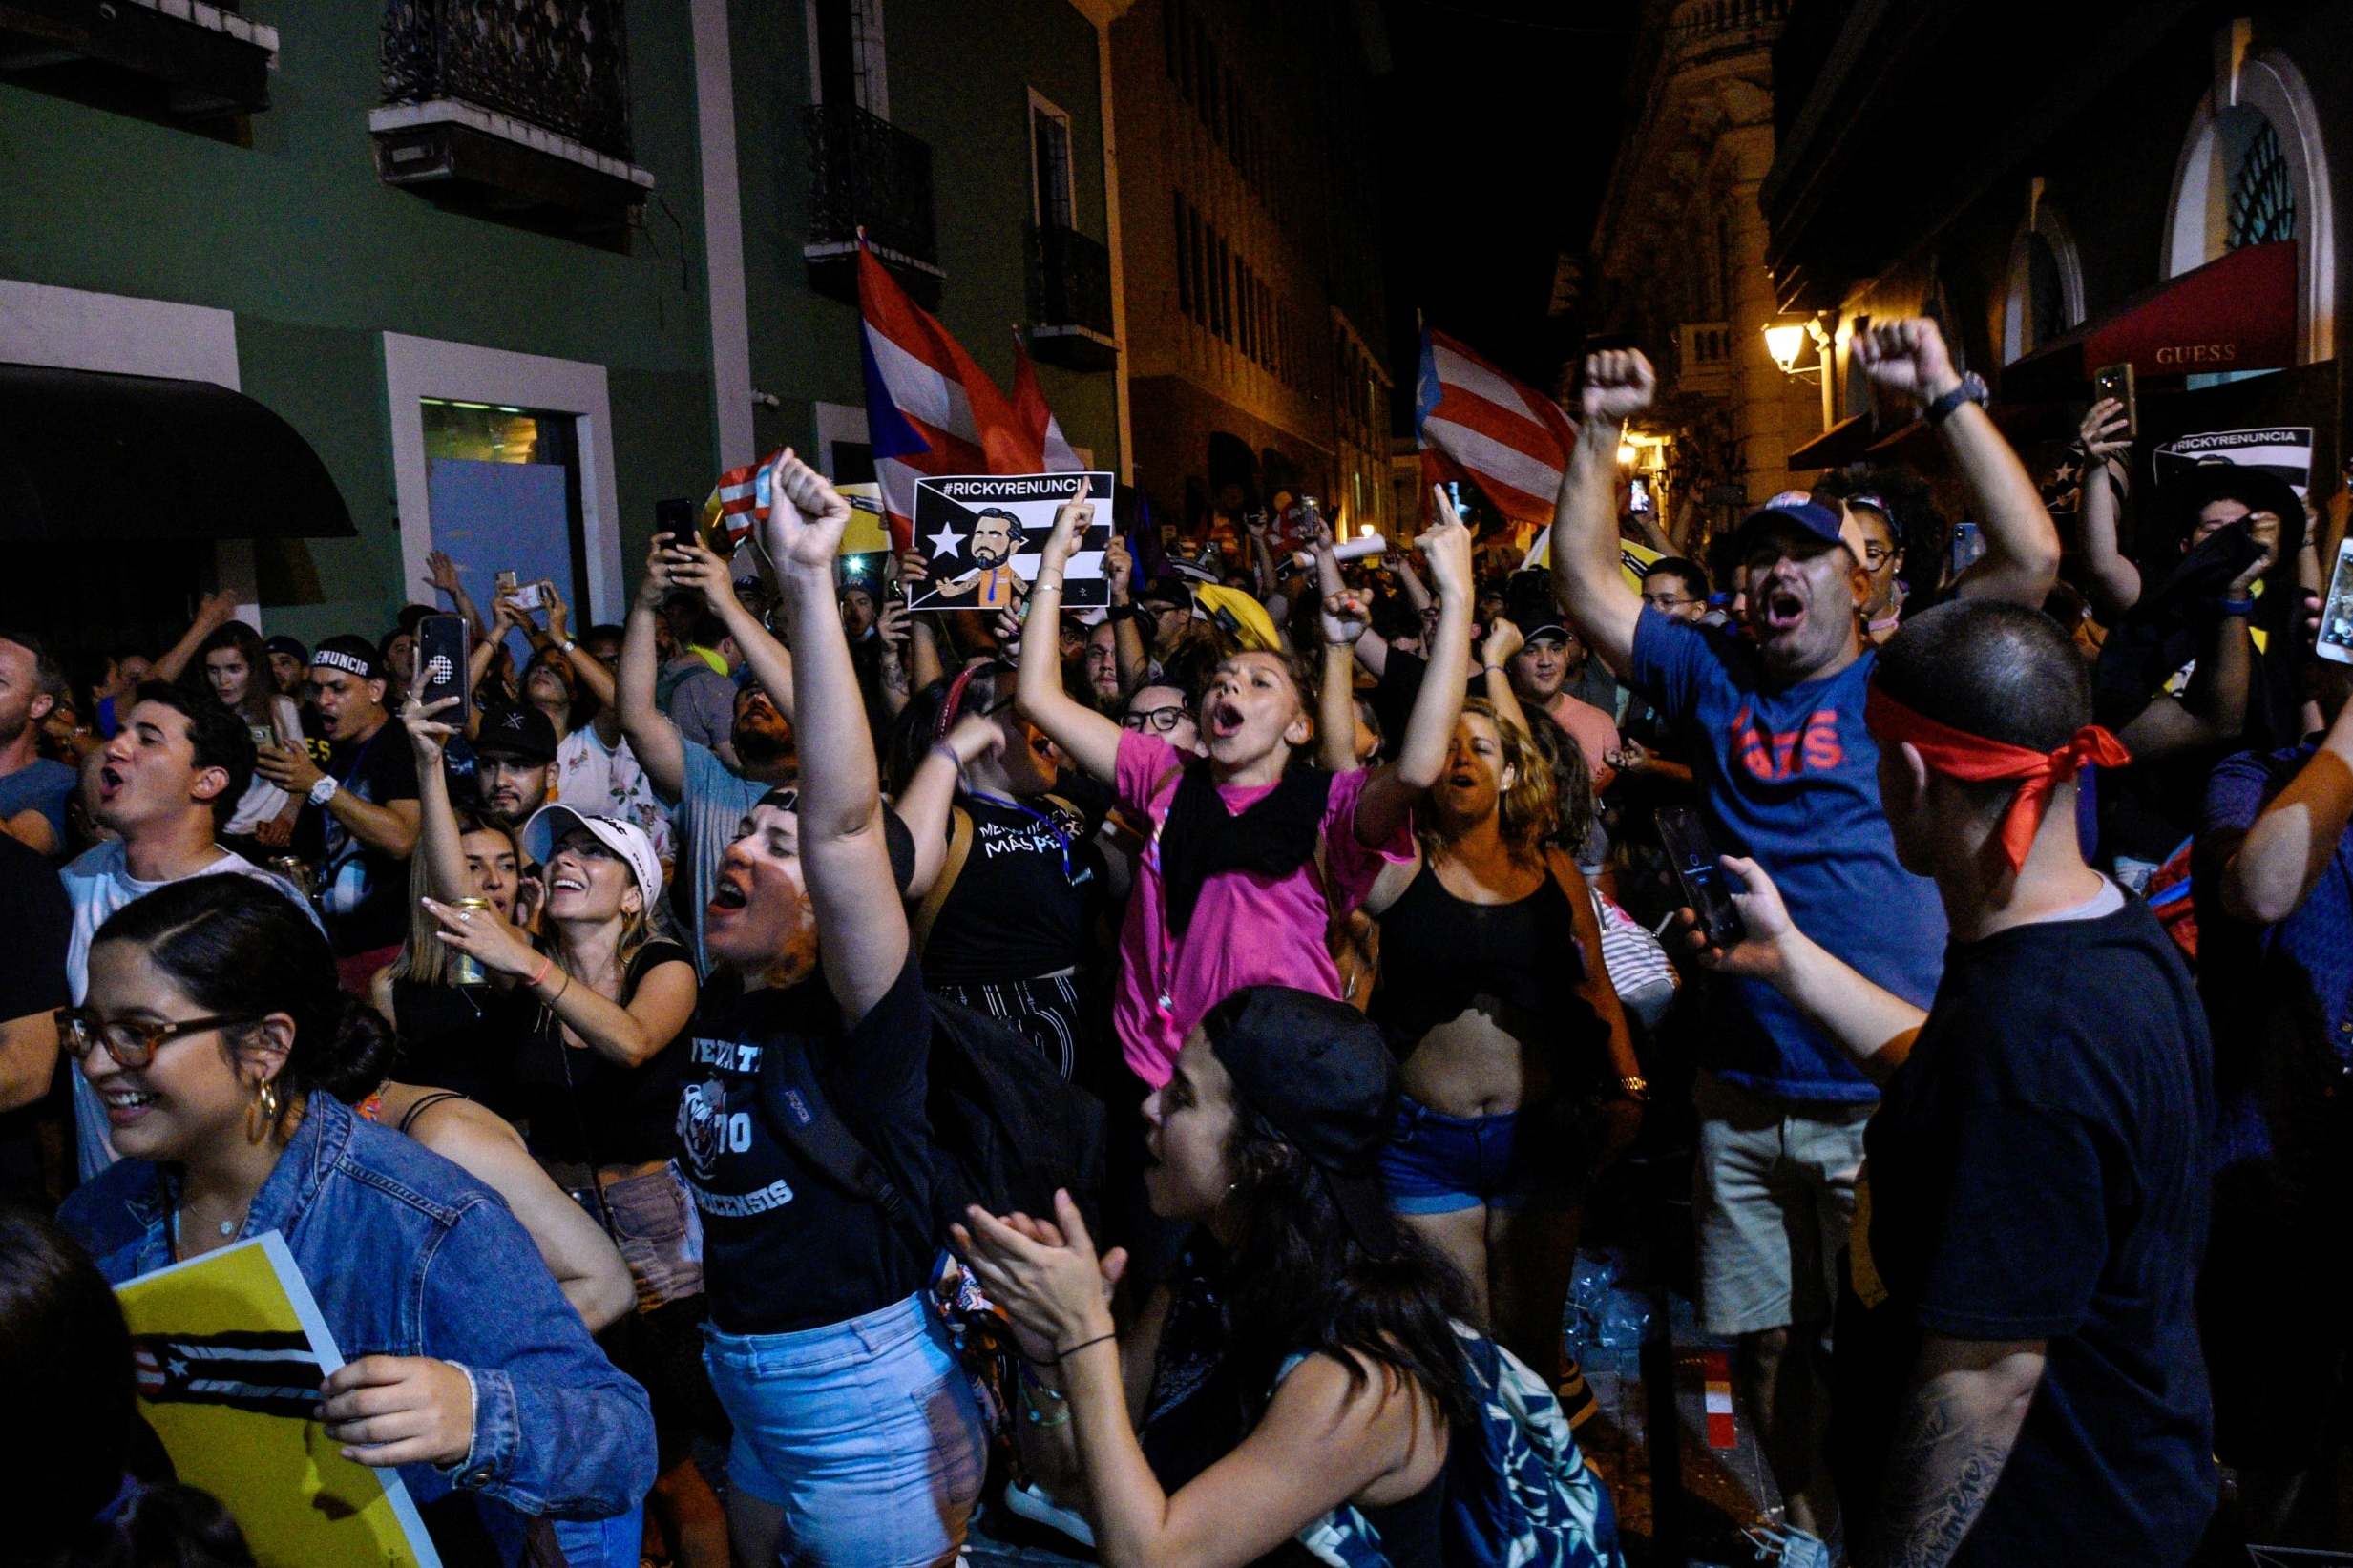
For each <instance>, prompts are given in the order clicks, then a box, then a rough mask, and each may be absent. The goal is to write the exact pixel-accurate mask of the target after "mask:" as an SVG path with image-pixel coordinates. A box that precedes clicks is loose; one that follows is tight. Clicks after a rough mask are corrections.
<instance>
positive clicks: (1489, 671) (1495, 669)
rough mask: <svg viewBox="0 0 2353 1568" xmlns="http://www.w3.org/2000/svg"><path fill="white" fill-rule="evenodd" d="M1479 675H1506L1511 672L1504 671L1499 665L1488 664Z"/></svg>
mask: <svg viewBox="0 0 2353 1568" xmlns="http://www.w3.org/2000/svg"><path fill="white" fill-rule="evenodd" d="M1479 673H1480V674H1481V675H1508V674H1510V673H1511V672H1510V671H1508V670H1506V669H1504V668H1503V666H1502V665H1501V664H1490V665H1488V666H1487V667H1486V668H1485V669H1483V670H1481V671H1480V672H1479Z"/></svg>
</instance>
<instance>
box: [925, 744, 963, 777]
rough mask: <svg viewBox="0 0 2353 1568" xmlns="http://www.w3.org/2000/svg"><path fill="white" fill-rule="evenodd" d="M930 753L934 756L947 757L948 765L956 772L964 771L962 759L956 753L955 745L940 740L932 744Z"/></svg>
mask: <svg viewBox="0 0 2353 1568" xmlns="http://www.w3.org/2000/svg"><path fill="white" fill-rule="evenodd" d="M932 755H933V756H935V757H945V758H947V759H948V765H949V766H950V767H953V768H955V769H956V771H957V772H958V773H961V772H963V771H964V759H963V758H961V757H958V756H957V755H956V747H954V746H952V745H950V744H949V743H948V742H945V741H941V742H938V743H937V744H935V745H934V746H933V747H932Z"/></svg>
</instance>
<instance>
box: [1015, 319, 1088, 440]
mask: <svg viewBox="0 0 2353 1568" xmlns="http://www.w3.org/2000/svg"><path fill="white" fill-rule="evenodd" d="M1013 412H1014V417H1015V418H1016V419H1017V420H1019V422H1020V427H1021V431H1022V435H1023V438H1024V439H1025V440H1027V441H1029V442H1030V443H1032V446H1031V448H1030V449H1029V450H1028V451H1025V452H1024V453H1023V454H1022V455H1023V456H1025V457H1027V456H1033V455H1034V456H1035V457H1036V458H1037V460H1038V461H1037V463H1036V466H1035V467H1033V468H1030V469H1026V470H1019V471H1022V472H1029V473H1077V472H1079V471H1081V470H1083V469H1084V468H1085V467H1086V465H1085V464H1084V463H1082V462H1080V461H1079V454H1078V452H1077V451H1075V450H1074V449H1072V448H1071V445H1070V442H1069V441H1068V440H1067V439H1065V438H1064V437H1063V435H1062V425H1061V421H1060V420H1058V419H1056V418H1055V417H1054V410H1053V409H1051V408H1047V407H1046V394H1045V392H1044V390H1043V389H1042V388H1041V387H1039V385H1038V367H1037V366H1034V365H1032V364H1031V363H1030V362H1029V350H1028V349H1027V348H1025V347H1023V346H1022V345H1021V333H1020V330H1019V328H1016V329H1015V331H1014V334H1013Z"/></svg>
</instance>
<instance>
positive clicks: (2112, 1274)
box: [1832, 903, 2216, 1568]
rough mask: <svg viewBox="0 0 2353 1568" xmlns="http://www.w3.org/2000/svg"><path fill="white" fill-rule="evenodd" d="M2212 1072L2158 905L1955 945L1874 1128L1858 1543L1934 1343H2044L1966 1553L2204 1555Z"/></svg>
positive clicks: (1865, 1260)
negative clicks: (1879, 1297) (1920, 1367)
mask: <svg viewBox="0 0 2353 1568" xmlns="http://www.w3.org/2000/svg"><path fill="white" fill-rule="evenodd" d="M2212 1085H2213V1052H2212V1048H2211V1046H2210V1044H2209V1043H2208V1039H2207V1033H2206V1023H2205V1018H2204V1014H2202V1013H2201V1011H2200V1010H2199V1006H2198V999H2197V993H2196V990H2195V986H2194V984H2193V982H2192V980H2191V977H2190V972H2189V970H2188V968H2187V967H2186V966H2185V965H2184V964H2183V963H2182V961H2181V957H2180V955H2179V953H2178V952H2177V951H2175V950H2174V946H2173V943H2172V941H2171V940H2170V939H2169V938H2168V937H2167V936H2166V935H2165V933H2164V932H2163V931H2162V930H2160V929H2159V928H2158V926H2157V923H2156V921H2155V919H2154V918H2153V916H2152V915H2151V914H2150V913H2149V910H2148V909H2147V908H2146V907H2145V906H2143V905H2141V904H2138V903H2127V904H2125V905H2124V906H2123V907H2122V908H2120V909H2116V910H2114V911H2113V912H2111V913H2108V914H2103V915H2098V916H2094V917H2092V918H2089V919H2074V920H2057V921H2047V922H2043V923H2040V924H2035V925H2027V926H2019V927H2014V928H2012V929H2010V930H2005V931H2001V932H1997V933H1996V934H1994V935H1992V936H1989V937H1986V938H1985V939H1983V940H1981V941H1977V942H1968V943H1954V944H1952V945H1951V946H1950V947H1949V948H1948V949H1947V951H1946V954H1945V959H1944V976H1943V983H1942V984H1941V985H1940V986H1939V987H1938V990H1937V994H1936V1002H1935V1006H1934V1008H1933V1009H1932V1010H1931V1012H1930V1014H1929V1018H1928V1022H1927V1024H1926V1026H1925V1027H1924V1028H1922V1031H1921V1034H1920V1037H1919V1039H1918V1041H1917V1042H1916V1043H1915V1044H1914V1046H1913V1048H1912V1053H1911V1056H1910V1057H1909V1059H1908V1060H1906V1061H1905V1062H1904V1063H1903V1065H1902V1066H1901V1068H1899V1069H1898V1070H1897V1071H1896V1073H1895V1075H1894V1077H1892V1078H1890V1080H1889V1081H1888V1083H1887V1085H1886V1088H1885V1091H1884V1093H1883V1096H1882V1098H1881V1099H1880V1106H1879V1110H1878V1111H1877V1112H1876V1113H1875V1114H1874V1115H1873V1117H1872V1118H1871V1122H1870V1126H1869V1128H1868V1130H1867V1131H1866V1132H1865V1134H1864V1147H1865V1150H1866V1152H1867V1157H1868V1162H1867V1164H1866V1166H1865V1176H1864V1183H1865V1188H1866V1195H1865V1202H1867V1204H1868V1234H1867V1238H1863V1237H1859V1240H1861V1241H1862V1242H1863V1244H1860V1245H1859V1246H1857V1247H1856V1248H1855V1249H1854V1250H1853V1252H1852V1254H1851V1256H1850V1260H1849V1262H1850V1265H1851V1266H1850V1287H1849V1289H1848V1290H1847V1291H1846V1292H1845V1295H1844V1298H1843V1300H1842V1302H1841V1305H1840V1311H1839V1318H1838V1336H1837V1350H1836V1372H1835V1381H1836V1385H1837V1391H1836V1393H1835V1395H1834V1397H1833V1400H1832V1408H1833V1411H1834V1417H1833V1419H1834V1422H1835V1430H1834V1435H1833V1452H1834V1464H1835V1465H1836V1467H1837V1472H1838V1488H1839V1495H1840V1500H1841V1502H1842V1503H1843V1504H1844V1505H1845V1507H1846V1509H1847V1510H1848V1519H1849V1538H1850V1539H1858V1531H1859V1532H1860V1534H1861V1536H1863V1537H1868V1536H1869V1534H1870V1533H1871V1530H1872V1526H1873V1524H1874V1522H1875V1521H1876V1520H1877V1518H1878V1516H1879V1509H1880V1496H1881V1487H1882V1483H1883V1481H1884V1479H1885V1468H1886V1464H1887V1461H1888V1456H1889V1454H1890V1453H1891V1452H1892V1451H1893V1450H1894V1449H1895V1448H1896V1447H1897V1444H1898V1441H1899V1438H1900V1435H1901V1433H1900V1431H1899V1429H1900V1426H1901V1422H1902V1415H1903V1404H1904V1401H1905V1399H1906V1398H1907V1393H1908V1390H1909V1389H1910V1386H1911V1383H1912V1373H1913V1369H1914V1366H1915V1364H1916V1363H1917V1360H1918V1357H1919V1354H1920V1348H1921V1343H1922V1337H1923V1336H1924V1335H1929V1334H1934V1335H1938V1336H1941V1337H1943V1338H1948V1339H1960V1340H1977V1341H1996V1342H2001V1341H2034V1340H2040V1341H2043V1342H2045V1344H2046V1347H2047V1349H2046V1355H2047V1357H2048V1359H2047V1362H2046V1365H2045V1369H2044V1373H2043V1381H2042V1384H2041V1387H2040V1388H2039V1389H2038V1390H2036V1391H2035V1394H2034V1398H2033V1402H2032V1404H2031V1405H2030V1406H2029V1407H2028V1409H2027V1417H2026V1423H2025V1425H2024V1427H2023V1428H2022V1429H2021V1430H2020V1432H2019V1433H2018V1440H2017V1444H2016V1446H2015V1448H2014V1449H2013V1450H2012V1451H2011V1453H2010V1456H2009V1462H2008V1463H2007V1465H2006V1466H2005V1467H2004V1469H2003V1471H2002V1474H2001V1478H2000V1479H1999V1481H1997V1482H1996V1483H1995V1486H1994V1489H1993V1493H1992V1495H1991V1496H1990V1497H1989V1498H1988V1499H1987V1500H1986V1502H1985V1511H1984V1513H1983V1514H1982V1515H1981V1516H1979V1518H1978V1520H1977V1523H1976V1525H1975V1527H1974V1528H1972V1529H1971V1530H1970V1532H1969V1534H1968V1536H1967V1537H1966V1539H1964V1541H1963V1543H1962V1546H1961V1550H1960V1552H1959V1554H1958V1555H1957V1556H1956V1557H1955V1558H1953V1561H1954V1562H1955V1563H1956V1564H1974V1565H1979V1568H1993V1565H1996V1564H1999V1565H2001V1568H2015V1565H2020V1564H2035V1563H2049V1564H2054V1565H2064V1568H2083V1565H2085V1564H2090V1563H2127V1562H2129V1563H2132V1564H2135V1565H2136V1568H2164V1565H2167V1564H2179V1563H2183V1562H2186V1561H2187V1560H2188V1559H2189V1558H2190V1555H2191V1554H2192V1552H2194V1551H2195V1548H2196V1546H2197V1543H2198V1538H2199V1536H2200V1533H2201V1532H2202V1531H2203V1529H2204V1527H2205V1525H2206V1521H2207V1518H2208V1516H2210V1515H2211V1514H2212V1513H2213V1510H2214V1501H2215V1488H2216V1477H2215V1471H2214V1466H2213V1463H2212V1460H2211V1458H2210V1457H2209V1456H2210V1454H2211V1453H2212V1448H2211V1436H2212V1430H2213V1411H2212V1406H2211V1403H2210V1401H2209V1399H2208V1395H2207V1384H2206V1367H2205V1361H2204V1358H2203V1356H2202V1354H2201V1352H2200V1350H2199V1348H2198V1338H2197V1325H2196V1322H2195V1317H2194V1311H2193V1304H2194V1292H2195V1284H2196V1280H2197V1270H2198V1264H2199V1260H2200V1259H2201V1257H2202V1256H2203V1254H2204V1251H2205V1243H2206V1220H2207V1139H2208V1134H2209V1129H2210V1127H2211V1124H2212V1117H2213V1087H2212ZM1875 1285H1877V1286H1883V1288H1884V1292H1885V1297H1884V1300H1883V1301H1880V1303H1879V1305H1877V1306H1869V1307H1867V1306H1865V1305H1864V1303H1865V1301H1866V1300H1867V1299H1869V1298H1870V1297H1871V1296H1873V1295H1875V1294H1876V1293H1877V1291H1876V1290H1875V1289H1874V1286H1875ZM1858 1544H1867V1543H1866V1542H1865V1541H1863V1540H1858Z"/></svg>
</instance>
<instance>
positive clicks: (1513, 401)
mask: <svg viewBox="0 0 2353 1568" xmlns="http://www.w3.org/2000/svg"><path fill="white" fill-rule="evenodd" d="M1414 430H1415V433H1416V434H1417V435H1418V436H1419V437H1420V440H1421V449H1422V472H1423V476H1424V478H1425V479H1426V478H1428V477H1430V476H1431V475H1432V474H1433V473H1435V474H1436V475H1437V476H1438V477H1439V478H1445V479H1458V480H1461V481H1464V482H1466V483H1470V484H1475V485H1477V486H1478V487H1479V488H1480V490H1481V491H1484V492H1485V494H1486V497H1487V499H1488V500H1489V501H1490V502H1492V503H1494V505H1495V509H1496V510H1497V511H1498V512H1502V514H1503V515H1504V516H1505V517H1508V518H1509V519H1511V521H1513V522H1515V523H1524V524H1529V525H1532V526H1535V527H1538V528H1543V527H1545V526H1548V525H1549V524H1550V523H1551V521H1552V507H1553V502H1554V500H1555V498H1556V497H1557V496H1558V494H1559V492H1560V489H1561V474H1562V471H1563V470H1565V469H1566V468H1567V467H1568V449H1569V444H1570V443H1571V442H1573V441H1575V440H1576V439H1577V427H1576V424H1575V422H1574V421H1572V420H1571V419H1570V418H1569V417H1568V415H1567V414H1566V413H1565V412H1564V411H1563V409H1562V408H1561V406H1560V405H1559V404H1557V403H1555V402H1553V401H1552V399H1550V398H1548V397H1546V396H1544V393H1542V392H1540V391H1538V390H1536V389H1535V388H1534V387H1529V386H1526V385H1524V384H1523V383H1521V382H1517V381H1514V380H1513V379H1512V378H1511V377H1509V376H1507V375H1505V374H1504V373H1503V372H1502V371H1501V370H1499V369H1497V368H1496V367H1495V366H1492V365H1490V364H1488V363H1487V362H1486V361H1485V360H1483V359H1481V358H1480V357H1479V356H1478V355H1477V354H1474V353H1473V352H1471V350H1470V349H1468V348H1466V347H1464V346H1463V345H1461V344H1460V343H1458V342H1456V341H1455V340H1454V339H1452V338H1450V337H1448V336H1446V335H1445V334H1444V333H1443V332H1426V331H1425V332H1424V333H1422V335H1421V373H1420V376H1419V377H1418V381H1417V384H1416V386H1415V388H1414Z"/></svg>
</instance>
